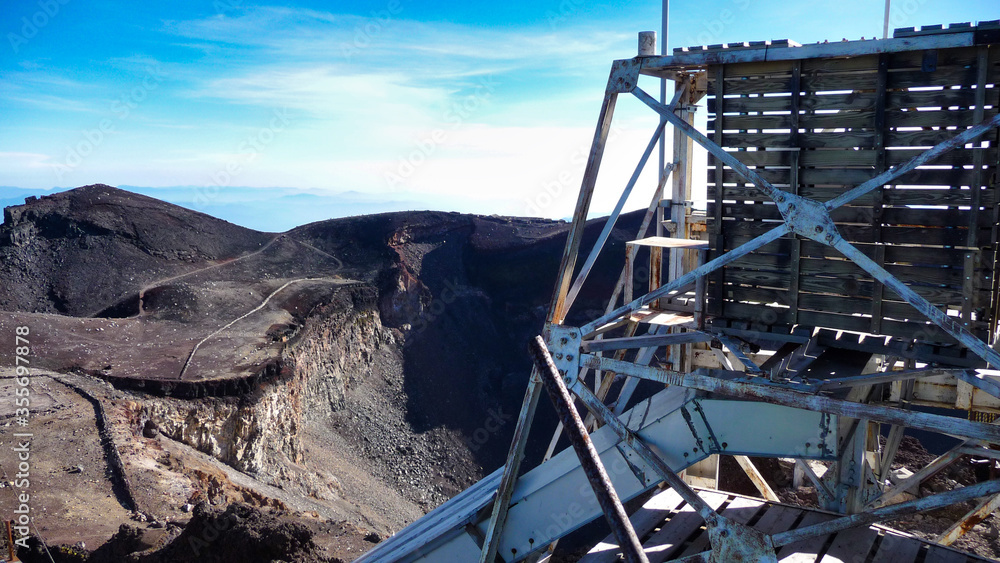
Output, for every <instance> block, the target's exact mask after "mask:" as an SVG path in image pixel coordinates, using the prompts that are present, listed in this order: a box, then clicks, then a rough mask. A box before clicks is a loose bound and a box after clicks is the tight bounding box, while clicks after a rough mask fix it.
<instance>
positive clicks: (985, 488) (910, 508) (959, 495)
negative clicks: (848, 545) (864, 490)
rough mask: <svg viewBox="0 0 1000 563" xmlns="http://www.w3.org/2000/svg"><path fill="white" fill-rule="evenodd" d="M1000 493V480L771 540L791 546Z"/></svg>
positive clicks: (902, 503) (852, 516)
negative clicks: (806, 540)
mask: <svg viewBox="0 0 1000 563" xmlns="http://www.w3.org/2000/svg"><path fill="white" fill-rule="evenodd" d="M998 493H1000V479H998V480H994V481H986V482H983V483H977V484H975V485H970V486H968V487H963V488H960V489H955V490H952V491H947V492H944V493H941V494H937V495H932V496H929V497H924V498H919V499H916V500H911V501H907V502H901V503H899V504H893V505H891V506H885V507H882V508H876V509H875V510H872V511H870V512H859V513H857V514H852V515H850V516H844V517H842V518H837V519H835V520H829V521H827V522H822V523H820V524H816V525H813V526H805V527H802V528H796V529H794V530H788V531H785V532H780V533H777V534H774V535H772V536H771V542H772V543H773V544H774V546H775V547H781V546H783V545H789V544H792V543H795V542H798V541H802V540H804V539H808V538H814V537H817V536H825V535H827V534H832V533H834V532H839V531H842V530H848V529H850V528H855V527H857V526H868V525H871V524H875V523H877V522H884V521H886V520H893V519H895V518H900V517H903V516H907V515H910V514H915V513H917V512H925V511H928V510H934V509H937V508H942V507H945V506H950V505H952V504H958V503H960V502H965V501H967V500H971V499H974V498H979V497H984V496H989V495H996V494H998Z"/></svg>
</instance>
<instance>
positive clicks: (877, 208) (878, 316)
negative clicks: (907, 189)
mask: <svg viewBox="0 0 1000 563" xmlns="http://www.w3.org/2000/svg"><path fill="white" fill-rule="evenodd" d="M888 68H889V56H888V55H887V54H882V55H879V58H878V79H877V80H876V94H878V99H877V100H876V103H875V155H876V157H875V172H876V173H878V174H881V173H882V172H884V171H885V170H886V168H887V166H886V154H885V153H886V147H885V141H886V139H885V137H886V135H885V133H886V109H885V98H886V84H887V82H888V76H887V75H888ZM900 182H902V180H900ZM886 189H887V188H886V187H885V186H879V187H878V188H876V189H875V190H873V191H872V192H871V196H872V201H871V205H872V210H873V213H872V224H871V227H872V230H874V231H875V240H882V223H883V222H884V221H885V204H886V197H885V192H886ZM875 263H876V264H878V265H879V266H881V267H883V268H884V267H885V246H884V245H881V244H879V245H876V246H875ZM873 283H874V287H873V288H872V306H871V315H872V317H871V318H872V320H871V331H872V332H873V333H875V334H878V333H879V332H880V331H881V330H882V313H883V310H882V299H883V296H884V286H883V284H882V283H880V282H878V281H874V280H873Z"/></svg>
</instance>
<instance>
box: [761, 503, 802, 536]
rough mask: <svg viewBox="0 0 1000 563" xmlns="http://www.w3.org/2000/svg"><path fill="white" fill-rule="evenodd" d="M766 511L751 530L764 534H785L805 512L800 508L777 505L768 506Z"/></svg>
mask: <svg viewBox="0 0 1000 563" xmlns="http://www.w3.org/2000/svg"><path fill="white" fill-rule="evenodd" d="M766 506H767V511H766V512H765V513H764V515H763V516H761V518H760V520H757V523H756V524H754V526H753V528H754V529H755V530H757V531H759V532H761V533H764V534H777V533H778V532H785V531H788V530H790V529H791V528H792V526H794V525H795V522H796V521H797V520H798V519H799V515H800V514H802V513H803V512H805V511H804V510H802V509H801V508H795V507H792V506H784V505H779V504H768V505H766Z"/></svg>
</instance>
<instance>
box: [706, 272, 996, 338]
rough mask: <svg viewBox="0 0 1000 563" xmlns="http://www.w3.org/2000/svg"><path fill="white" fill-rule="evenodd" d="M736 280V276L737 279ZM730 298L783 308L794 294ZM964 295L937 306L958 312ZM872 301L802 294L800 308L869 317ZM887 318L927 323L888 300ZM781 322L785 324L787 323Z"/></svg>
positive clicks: (755, 291) (753, 292) (768, 291)
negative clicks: (776, 305) (774, 304)
mask: <svg viewBox="0 0 1000 563" xmlns="http://www.w3.org/2000/svg"><path fill="white" fill-rule="evenodd" d="M734 277H735V276H734ZM724 294H725V295H726V297H727V303H743V302H747V303H750V304H753V303H756V304H757V305H752V306H753V307H762V306H765V305H760V304H762V303H768V304H770V303H778V304H779V305H784V306H790V304H791V303H790V302H791V299H790V292H789V291H787V290H783V289H778V288H761V287H752V288H751V287H734V286H727V291H725V292H724ZM890 295H891V296H892V297H895V295H894V294H891V293H890V292H887V293H886V296H887V297H888V296H890ZM961 296H962V294H961V293H960V292H955V293H954V298H953V300H952V301H951V302H950V303H947V304H937V305H938V306H939V308H941V309H944V308H945V307H944V305H949V306H950V307H948V308H951V309H956V308H958V307H960V306H961V304H962V300H961ZM979 303H980V304H982V305H986V304H988V302H987V301H985V300H983V301H979ZM871 304H872V300H871V299H865V298H858V297H851V296H844V295H821V294H815V293H806V292H800V293H799V301H798V306H799V309H800V310H803V311H811V312H828V313H833V314H838V315H855V314H859V315H868V314H870V313H871ZM882 307H883V309H882V311H883V318H888V319H897V320H909V321H914V322H924V321H925V319H924V316H923V315H922V314H920V313H919V312H918V311H917V310H916V309H914V308H913V307H912V306H911V305H910V304H909V303H906V302H903V301H892V300H888V299H884V300H883V303H882ZM775 311H776V312H775V313H774V314H770V313H768V316H773V317H775V318H776V321H774V322H777V319H778V318H783V319H785V320H787V322H788V323H793V322H794V318H793V317H791V316H790V311H789V310H788V309H784V308H781V309H776V310H775ZM754 314H755V316H759V315H761V314H763V313H761V312H760V311H756V312H755V313H754ZM781 322H785V321H784V320H783V321H781ZM970 326H978V327H980V328H984V327H985V324H984V323H982V322H974V323H971V324H970Z"/></svg>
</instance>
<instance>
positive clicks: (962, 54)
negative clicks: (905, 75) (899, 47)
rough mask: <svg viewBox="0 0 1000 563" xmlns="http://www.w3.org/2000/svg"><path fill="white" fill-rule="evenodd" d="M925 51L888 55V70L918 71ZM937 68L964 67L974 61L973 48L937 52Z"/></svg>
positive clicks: (974, 53) (974, 52)
mask: <svg viewBox="0 0 1000 563" xmlns="http://www.w3.org/2000/svg"><path fill="white" fill-rule="evenodd" d="M924 53H925V51H909V52H903V53H891V54H889V68H893V69H899V68H911V69H919V68H920V67H921V66H922V65H923V59H924ZM937 57H938V59H937V63H938V66H966V65H970V64H973V63H974V62H975V60H976V49H975V47H959V48H953V49H941V50H938V51H937Z"/></svg>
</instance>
